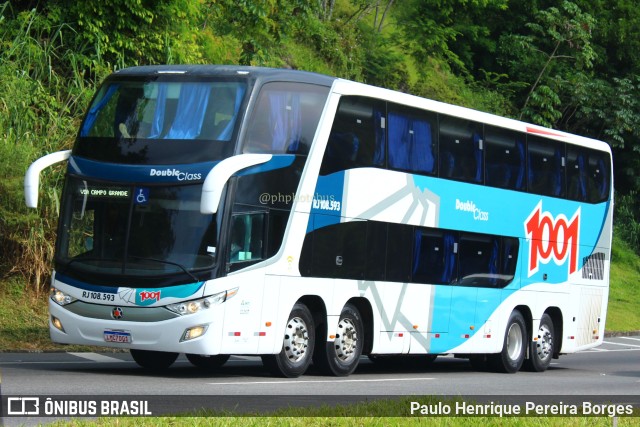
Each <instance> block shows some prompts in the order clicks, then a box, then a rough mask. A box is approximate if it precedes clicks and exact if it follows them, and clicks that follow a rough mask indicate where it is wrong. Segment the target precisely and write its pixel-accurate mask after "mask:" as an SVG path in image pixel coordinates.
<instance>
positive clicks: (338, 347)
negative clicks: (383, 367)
mask: <svg viewBox="0 0 640 427" xmlns="http://www.w3.org/2000/svg"><path fill="white" fill-rule="evenodd" d="M323 338H324V337H323ZM325 339H326V338H325ZM363 345H364V326H363V323H362V318H361V317H360V312H359V311H358V309H357V308H356V307H355V306H353V305H351V304H346V305H345V306H344V308H343V309H342V313H341V314H340V320H339V321H338V329H337V330H336V332H335V339H334V341H329V342H326V344H325V345H324V346H323V348H318V349H317V351H316V354H315V355H314V359H313V360H314V363H315V364H316V365H317V366H318V368H319V369H320V371H321V372H322V373H324V374H327V375H336V376H346V375H349V374H351V373H352V372H353V371H355V369H356V368H357V367H358V362H359V361H360V355H361V354H362V347H363Z"/></svg>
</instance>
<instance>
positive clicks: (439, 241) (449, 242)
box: [412, 229, 458, 284]
mask: <svg viewBox="0 0 640 427" xmlns="http://www.w3.org/2000/svg"><path fill="white" fill-rule="evenodd" d="M456 240H457V239H456V234H455V233H454V232H451V231H444V230H432V229H426V230H425V229H417V230H416V231H415V239H414V251H413V271H412V273H413V281H414V282H418V283H429V284H450V283H452V282H453V281H455V279H456V276H457V273H458V271H457V267H458V265H457V264H458V263H457V251H458V243H457V241H456Z"/></svg>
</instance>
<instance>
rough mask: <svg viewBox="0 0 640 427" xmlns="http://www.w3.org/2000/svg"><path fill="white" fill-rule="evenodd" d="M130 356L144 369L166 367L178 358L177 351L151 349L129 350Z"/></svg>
mask: <svg viewBox="0 0 640 427" xmlns="http://www.w3.org/2000/svg"><path fill="white" fill-rule="evenodd" d="M129 351H130V352H131V357H133V360H135V361H136V363H137V364H138V365H140V366H141V367H143V368H145V369H151V370H161V369H167V368H168V367H169V366H171V365H172V364H173V362H175V361H176V359H177V358H178V353H169V352H166V351H151V350H135V349H131V350H129Z"/></svg>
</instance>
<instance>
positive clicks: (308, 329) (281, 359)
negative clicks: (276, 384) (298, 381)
mask: <svg viewBox="0 0 640 427" xmlns="http://www.w3.org/2000/svg"><path fill="white" fill-rule="evenodd" d="M315 340H316V336H315V327H314V324H313V317H312V316H311V312H310V311H309V309H308V308H307V306H305V305H304V304H296V305H294V306H293V310H291V314H289V320H288V321H287V326H286V328H285V333H284V339H283V341H282V349H281V350H280V353H278V354H266V355H263V356H262V363H263V364H264V366H265V367H266V368H267V369H269V371H271V373H272V374H274V375H276V376H281V377H285V378H296V377H299V376H300V375H302V374H304V373H305V372H306V371H307V368H309V365H310V364H311V359H312V357H313V349H314V347H315Z"/></svg>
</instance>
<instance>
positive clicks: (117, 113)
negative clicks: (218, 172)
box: [75, 80, 247, 164]
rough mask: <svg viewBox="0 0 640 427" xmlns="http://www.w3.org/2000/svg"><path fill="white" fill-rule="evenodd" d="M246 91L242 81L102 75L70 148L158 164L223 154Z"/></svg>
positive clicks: (116, 159) (230, 149) (115, 159)
mask: <svg viewBox="0 0 640 427" xmlns="http://www.w3.org/2000/svg"><path fill="white" fill-rule="evenodd" d="M246 91H247V88H246V84H245V83H244V82H242V81H215V80H213V81H177V80H169V81H162V80H153V81H149V80H127V81H120V80H111V81H108V82H107V83H106V84H105V85H103V87H102V88H101V89H100V92H99V93H98V95H97V96H96V97H95V99H94V101H93V103H92V104H91V107H90V108H89V111H88V112H87V115H86V117H85V120H84V122H83V124H82V127H81V129H80V134H79V139H78V143H77V144H76V153H75V154H78V155H81V156H84V157H88V158H93V159H96V160H104V161H111V162H123V163H161V164H162V163H165V164H167V163H182V162H195V161H207V160H216V159H220V158H224V157H227V156H229V155H231V154H232V153H233V149H234V147H235V144H234V143H232V142H231V141H232V140H233V138H234V136H235V133H236V128H237V124H238V123H239V121H240V117H241V116H242V114H241V113H242V110H241V107H242V102H243V100H244V97H245V93H246ZM187 141H188V145H184V143H186V142H187Z"/></svg>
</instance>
